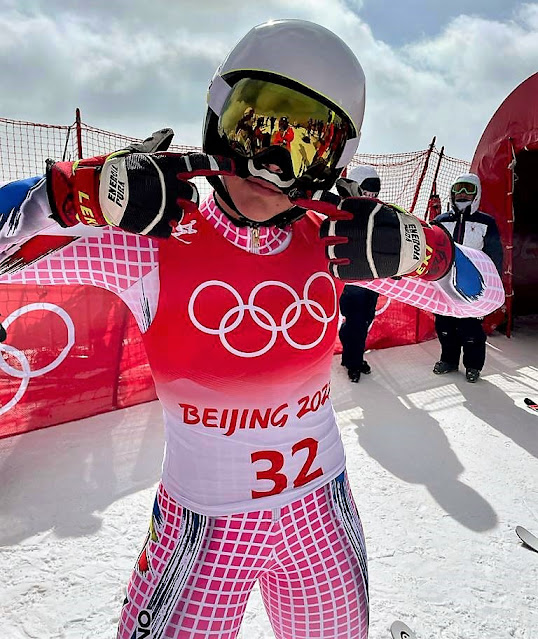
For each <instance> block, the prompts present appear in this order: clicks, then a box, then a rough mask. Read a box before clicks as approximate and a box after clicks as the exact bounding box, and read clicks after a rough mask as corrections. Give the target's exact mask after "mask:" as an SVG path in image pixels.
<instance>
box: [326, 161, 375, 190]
mask: <svg viewBox="0 0 538 639" xmlns="http://www.w3.org/2000/svg"><path fill="white" fill-rule="evenodd" d="M336 190H337V191H338V194H339V195H340V196H341V197H361V196H363V197H375V198H376V197H377V196H378V195H379V191H381V180H380V179H379V174H378V172H377V171H376V169H375V167H373V166H371V165H370V164H358V165H357V166H354V167H353V168H352V169H351V170H349V171H348V172H347V176H346V177H345V178H338V180H336Z"/></svg>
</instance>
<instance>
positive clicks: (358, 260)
mask: <svg viewBox="0 0 538 639" xmlns="http://www.w3.org/2000/svg"><path fill="white" fill-rule="evenodd" d="M295 201H296V203H297V204H298V205H299V206H302V207H304V208H310V209H313V210H315V211H318V212H320V213H323V214H325V215H326V216H327V218H325V219H324V220H323V222H322V223H321V228H320V234H321V237H322V239H323V241H324V242H325V245H326V254H327V258H328V260H329V270H330V271H331V273H332V274H333V275H334V276H335V277H337V278H339V279H341V280H343V281H345V282H349V283H357V284H360V285H361V286H363V287H364V288H368V289H371V290H373V291H376V292H378V293H382V294H383V295H387V296H388V297H391V298H394V299H397V300H399V301H401V302H404V303H406V304H411V305H412V306H416V307H418V308H421V309H424V310H427V311H431V312H433V313H437V314H440V315H453V316H456V317H482V316H484V315H487V314H488V313H491V312H492V311H494V310H495V309H497V308H499V307H500V306H501V305H502V304H503V302H504V290H503V286H502V282H501V280H500V278H499V275H498V273H497V270H496V268H495V265H494V264H493V262H492V261H491V260H490V259H489V257H488V256H487V255H485V254H484V253H482V252H481V251H476V250H473V249H468V248H466V247H463V246H459V245H455V244H454V242H453V240H452V238H451V236H450V234H449V233H448V232H447V231H446V229H444V227H442V226H441V225H435V224H433V225H430V224H426V223H425V222H423V221H422V220H419V219H418V218H416V217H414V216H412V215H409V214H408V213H407V212H406V211H404V210H402V209H400V208H398V207H396V206H394V205H389V204H384V203H383V202H380V201H379V200H375V199H371V198H363V197H349V198H343V199H342V198H339V197H338V196H336V195H334V194H333V193H328V192H326V191H318V192H315V193H313V194H311V196H310V197H308V198H307V197H305V196H304V194H298V196H297V197H296V198H295Z"/></svg>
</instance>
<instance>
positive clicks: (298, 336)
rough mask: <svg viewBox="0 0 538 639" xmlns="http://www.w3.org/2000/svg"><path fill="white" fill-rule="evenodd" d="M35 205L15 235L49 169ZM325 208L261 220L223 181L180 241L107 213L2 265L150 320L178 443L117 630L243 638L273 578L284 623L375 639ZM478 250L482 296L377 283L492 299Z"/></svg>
mask: <svg viewBox="0 0 538 639" xmlns="http://www.w3.org/2000/svg"><path fill="white" fill-rule="evenodd" d="M0 191H1V189H0ZM0 196H1V194H0ZM0 204H1V197H0ZM21 210H23V212H24V215H23V216H22V215H21V216H19V217H20V220H21V221H20V223H19V224H18V228H17V229H15V230H14V227H13V225H11V226H10V229H9V231H6V230H5V225H4V228H2V227H1V226H0V250H1V249H2V244H3V245H4V246H6V245H8V244H9V245H13V244H14V243H15V244H16V243H17V242H20V241H21V240H23V239H25V238H27V237H28V236H30V235H32V234H35V233H37V232H46V227H47V226H48V225H50V223H51V222H50V220H49V219H48V217H47V216H48V214H49V210H48V205H47V203H46V197H45V192H44V184H43V183H42V182H41V183H35V184H33V185H32V188H31V192H30V191H29V192H28V194H27V196H26V199H25V201H24V206H21ZM319 223H320V221H319V218H318V216H316V215H314V214H312V213H309V214H307V215H306V216H305V217H304V218H302V219H301V220H299V221H297V222H295V223H294V224H293V225H292V227H288V228H286V229H276V228H261V229H260V230H259V232H258V233H256V235H253V233H252V231H251V229H248V228H239V227H235V226H234V225H233V224H232V223H231V222H230V221H229V220H228V219H227V218H226V217H225V216H224V215H223V214H222V213H221V212H220V211H219V209H218V208H217V207H216V205H215V202H214V199H213V197H212V196H210V197H209V198H208V199H207V200H206V201H205V202H204V203H203V204H202V206H201V207H200V210H199V211H197V212H195V213H192V214H190V215H187V216H185V218H184V219H183V220H182V224H181V225H180V226H179V227H178V228H177V231H176V232H175V233H174V235H173V236H172V237H171V238H170V239H168V240H156V239H151V238H147V237H143V236H136V235H131V234H127V233H124V232H122V231H120V230H117V229H110V228H105V229H99V230H98V231H94V232H93V233H94V235H93V236H88V237H82V238H81V239H79V240H77V241H76V242H74V243H73V244H71V245H69V246H67V247H66V248H64V249H62V250H61V251H59V252H57V253H55V254H54V255H52V256H50V257H46V258H43V259H42V260H40V261H39V262H37V263H36V264H34V265H32V266H29V267H28V268H26V269H25V270H24V271H21V272H18V273H16V274H13V275H9V276H3V277H2V278H1V279H0V281H2V282H6V281H10V282H18V283H21V282H32V283H39V284H56V283H58V284H93V285H95V286H100V287H103V288H106V289H108V290H110V291H112V292H114V293H116V294H118V295H119V296H120V297H121V298H122V299H123V300H124V302H125V303H126V304H127V305H128V306H129V308H130V309H131V311H132V313H133V314H134V316H135V318H136V320H137V322H138V325H139V327H140V330H141V332H142V335H143V339H144V344H145V348H146V351H147V355H148V359H149V362H150V366H151V370H152V373H153V377H154V380H155V386H156V390H157V394H158V396H159V399H160V401H161V403H162V406H163V411H164V423H165V434H166V448H165V455H164V462H163V474H162V480H161V484H160V486H159V489H158V493H157V497H156V501H155V505H154V508H153V512H152V517H151V525H150V531H149V533H148V536H147V538H146V542H145V544H144V548H143V550H142V552H141V554H140V556H139V558H138V561H137V563H136V567H135V571H134V573H133V576H132V578H131V581H130V583H129V587H128V591H127V597H126V600H125V603H124V606H123V609H122V614H121V619H120V625H119V630H118V638H119V639H127V638H129V639H134V638H138V637H153V638H157V637H168V638H172V637H174V638H185V639H187V638H191V639H201V638H202V637H204V638H214V639H216V638H217V637H218V638H221V639H232V638H233V637H236V636H237V633H238V632H239V627H240V624H241V619H242V616H243V613H244V610H245V607H246V603H247V599H248V596H249V593H250V592H251V590H252V588H253V586H254V584H255V583H256V582H257V581H259V583H260V587H261V591H262V595H263V600H264V603H265V606H266V609H267V612H268V614H269V617H270V620H271V624H272V627H273V630H274V633H275V635H276V637H278V638H279V639H317V638H319V639H321V638H323V639H344V638H349V639H366V637H367V634H368V584H367V567H366V551H365V545H364V537H363V532H362V528H361V524H360V520H359V516H358V512H357V509H356V506H355V504H354V502H353V498H352V496H351V493H350V490H349V486H348V483H347V480H346V476H345V457H344V450H343V446H342V442H341V439H340V436H339V431H338V427H337V424H336V419H335V415H334V411H333V408H332V405H331V400H330V369H331V361H332V357H333V349H334V343H335V339H336V334H337V328H338V320H339V314H338V297H339V294H340V292H341V290H342V287H343V283H341V282H340V281H337V280H335V279H333V278H332V277H331V276H330V275H329V274H328V270H327V263H326V258H325V253H324V248H323V244H322V243H321V242H320V241H319V238H318V230H319ZM77 230H78V229H77ZM462 250H463V251H465V254H466V255H467V256H468V257H469V258H470V259H471V261H472V262H473V263H474V265H475V266H476V267H477V268H478V269H479V271H480V272H481V275H482V278H483V281H484V284H485V285H484V289H483V292H482V293H481V295H480V296H479V299H475V300H473V301H472V302H469V301H466V300H465V299H464V298H463V297H462V296H461V295H457V294H456V293H455V292H454V290H453V288H452V287H451V285H450V278H446V280H445V281H444V282H441V283H432V282H424V281H421V280H418V279H406V278H402V279H400V280H374V281H372V282H368V283H364V284H363V285H364V286H366V287H368V288H371V289H373V290H376V291H378V292H380V293H382V294H383V295H387V296H389V297H392V298H394V299H397V300H400V301H403V302H406V303H410V304H413V305H415V306H417V307H419V308H423V309H426V310H428V311H431V312H434V313H441V314H443V313H444V314H450V315H460V316H469V315H475V316H480V315H484V314H486V313H489V312H491V311H492V310H494V309H495V308H497V307H498V306H499V305H500V304H501V303H502V301H503V299H504V297H503V290H502V284H501V282H500V280H499V277H498V275H497V271H496V269H495V267H494V266H493V264H492V263H491V261H490V260H489V258H488V257H487V256H485V255H484V254H483V253H481V252H479V251H474V250H472V249H462ZM1 255H2V254H1V253H0V257H1Z"/></svg>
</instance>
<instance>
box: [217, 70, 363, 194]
mask: <svg viewBox="0 0 538 639" xmlns="http://www.w3.org/2000/svg"><path fill="white" fill-rule="evenodd" d="M218 111H219V112H218V116H219V117H218V124H217V131H218V135H219V136H220V137H221V139H223V140H225V141H226V142H227V144H228V146H229V147H230V148H231V149H232V150H233V151H234V152H235V153H236V154H237V155H238V156H240V157H243V158H245V160H246V161H247V162H248V172H249V173H250V175H254V176H259V177H262V178H265V179H269V180H270V181H271V182H274V183H275V184H277V185H278V186H279V187H281V188H289V187H291V186H292V185H293V184H294V183H295V180H297V179H299V178H301V177H303V176H305V175H306V174H308V176H309V178H310V179H312V180H314V181H316V180H323V179H324V178H325V177H326V176H327V174H328V172H332V171H334V170H337V169H339V168H341V167H343V166H345V165H346V164H347V162H348V161H349V160H350V159H351V157H347V156H348V155H349V153H347V152H346V151H347V147H348V145H347V142H348V141H350V140H352V139H354V138H356V137H357V132H356V131H355V129H354V127H353V125H352V124H351V121H350V119H349V118H348V117H347V116H345V115H344V114H343V113H341V112H339V113H337V112H336V111H335V109H334V107H333V108H331V107H330V106H328V105H327V104H324V103H323V102H322V101H321V100H320V99H317V98H315V97H312V96H310V95H307V94H306V93H305V92H302V91H299V90H296V89H293V88H291V87H287V86H284V85H282V84H277V83H274V82H271V81H269V80H265V79H253V78H243V79H241V80H239V81H238V82H237V83H236V84H234V85H233V87H231V90H230V91H229V93H228V95H227V96H226V98H225V100H224V102H223V104H222V107H221V108H220V109H219V110H218ZM351 147H352V149H353V150H354V149H355V148H356V139H355V140H354V143H353V144H352V145H351ZM353 150H352V152H351V155H352V153H353ZM275 167H278V168H277V169H276V170H275Z"/></svg>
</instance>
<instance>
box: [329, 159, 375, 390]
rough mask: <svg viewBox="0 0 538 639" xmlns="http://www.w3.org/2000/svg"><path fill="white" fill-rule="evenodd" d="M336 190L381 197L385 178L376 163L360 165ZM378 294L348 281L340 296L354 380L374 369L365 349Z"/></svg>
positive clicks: (346, 356)
mask: <svg viewBox="0 0 538 639" xmlns="http://www.w3.org/2000/svg"><path fill="white" fill-rule="evenodd" d="M336 189H337V191H338V193H339V194H340V195H341V196H342V197H370V198H377V196H378V195H379V191H380V190H381V180H380V179H379V175H378V173H377V171H376V170H375V168H374V167H373V166H370V165H368V164H359V165H358V166H355V167H353V168H352V169H351V170H350V171H349V172H348V174H347V177H346V178H339V179H338V180H337V181H336ZM378 297H379V293H376V292H375V291H371V290H369V289H367V288H363V287H362V286H355V285H353V284H346V286H344V290H343V292H342V295H341V296H340V312H341V313H342V315H343V316H344V322H343V323H342V326H341V327H340V331H339V337H340V341H341V342H342V366H345V367H346V369H347V374H348V377H349V379H350V381H351V382H355V383H357V382H359V381H360V378H361V373H364V374H365V375H369V374H370V373H371V372H372V369H371V368H370V365H369V364H368V362H367V361H366V360H365V359H364V350H365V347H366V338H367V336H368V331H369V329H370V326H371V324H372V322H373V321H374V317H375V308H376V305H377V298H378Z"/></svg>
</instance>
